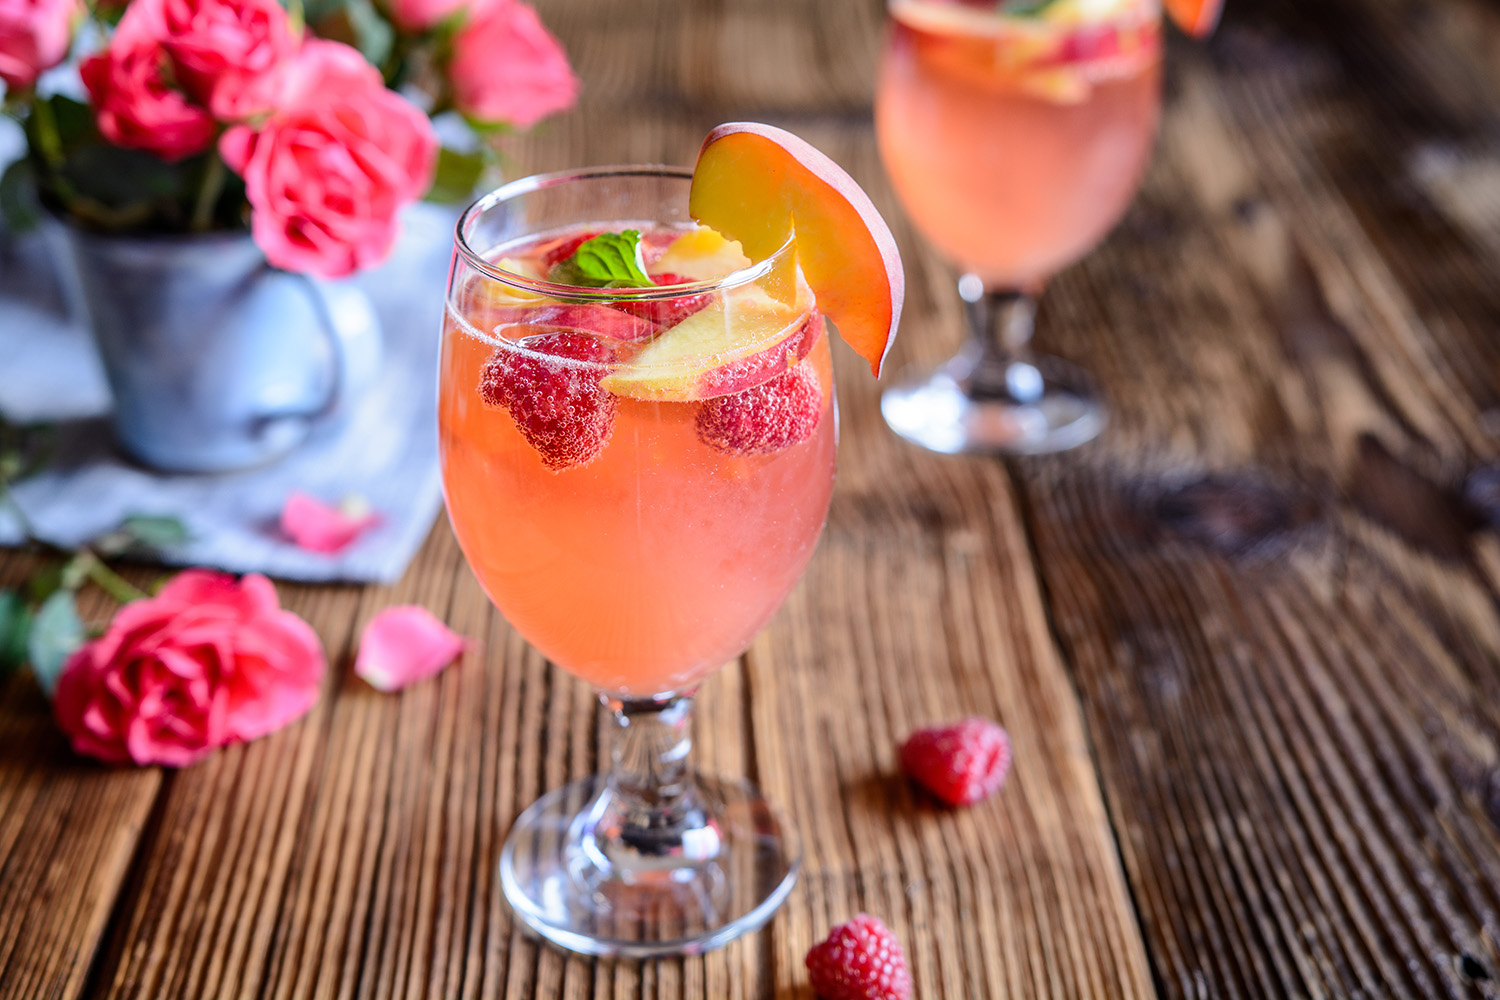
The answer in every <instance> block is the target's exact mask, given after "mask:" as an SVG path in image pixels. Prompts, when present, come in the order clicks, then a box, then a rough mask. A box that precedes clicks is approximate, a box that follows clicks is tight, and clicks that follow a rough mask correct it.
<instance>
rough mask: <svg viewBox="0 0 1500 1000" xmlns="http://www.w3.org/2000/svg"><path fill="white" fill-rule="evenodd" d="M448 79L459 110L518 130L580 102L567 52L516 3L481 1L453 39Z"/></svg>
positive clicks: (532, 13) (531, 13) (529, 11)
mask: <svg viewBox="0 0 1500 1000" xmlns="http://www.w3.org/2000/svg"><path fill="white" fill-rule="evenodd" d="M448 76H449V78H450V79H451V80H452V82H453V103H454V104H455V105H457V107H458V110H460V111H462V112H463V113H464V114H466V115H469V116H471V117H473V118H477V119H479V120H481V121H486V122H504V123H506V124H509V125H514V126H515V127H516V128H530V127H531V126H532V125H535V124H536V123H537V122H539V121H541V120H542V119H543V118H545V117H547V116H548V115H550V114H553V113H555V112H558V111H566V110H567V109H568V108H571V107H572V106H573V104H574V102H575V101H577V100H578V89H579V84H578V77H576V76H574V75H573V70H572V68H571V67H569V65H568V56H567V53H565V52H564V51H563V48H562V45H561V44H559V43H558V41H557V39H556V38H554V37H552V34H551V32H549V31H548V30H547V29H546V27H545V26H544V25H543V24H542V19H541V18H540V17H538V16H537V12H536V11H535V10H533V9H532V8H530V7H528V6H527V5H526V4H523V3H518V2H516V0H480V2H479V3H478V4H477V5H476V6H475V7H474V9H473V10H472V11H471V12H470V14H469V20H468V21H467V22H466V23H465V24H464V26H463V27H462V28H461V29H459V32H458V34H457V35H456V36H455V37H454V39H453V60H452V62H450V63H449V64H448Z"/></svg>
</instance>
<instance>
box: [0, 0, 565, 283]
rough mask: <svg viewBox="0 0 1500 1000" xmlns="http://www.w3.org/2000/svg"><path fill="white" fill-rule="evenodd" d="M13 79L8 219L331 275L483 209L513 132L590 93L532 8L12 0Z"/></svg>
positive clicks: (4, 43) (370, 1) (5, 20)
mask: <svg viewBox="0 0 1500 1000" xmlns="http://www.w3.org/2000/svg"><path fill="white" fill-rule="evenodd" d="M70 53H73V54H74V59H73V60H72V61H69V55H70ZM59 64H64V65H63V66H62V68H61V69H58V70H52V68H53V67H54V66H59ZM75 65H76V69H77V73H76V75H73V74H71V73H70V68H71V67H73V66H75ZM49 71H51V72H49ZM0 81H3V82H4V85H5V98H4V107H5V111H6V112H7V113H8V114H9V115H11V116H12V117H14V118H16V119H17V120H18V121H20V123H21V125H22V127H23V129H24V130H25V135H26V146H27V155H26V156H25V157H24V158H23V159H21V160H19V161H17V163H15V164H12V165H11V167H10V168H9V170H8V171H7V172H6V174H5V176H4V177H3V178H0V205H3V206H4V207H6V208H7V209H8V212H7V214H8V215H9V216H10V217H13V218H14V217H17V216H23V215H24V214H25V209H26V208H27V206H28V204H34V202H33V201H32V200H31V192H34V194H35V196H37V197H39V199H40V202H41V204H42V205H44V206H45V207H46V208H47V209H49V210H51V211H52V212H54V213H57V214H59V215H61V216H62V217H64V218H65V219H67V220H69V221H71V222H73V223H75V224H78V225H81V226H83V227H86V228H89V229H92V230H96V231H98V230H102V231H113V232H132V233H141V232H204V231H210V230H232V229H242V228H245V227H248V228H249V229H250V231H251V232H252V234H253V236H254V239H255V242H256V244H257V245H259V247H260V248H261V250H262V251H263V252H264V253H265V256H266V258H267V259H268V260H269V261H270V262H271V263H272V264H274V265H276V266H278V267H281V268H285V269H287V270H291V271H296V272H299V273H306V274H314V275H319V276H322V277H338V276H342V275H346V274H350V273H352V272H354V271H356V270H359V269H361V268H364V267H367V266H370V265H372V264H375V263H377V262H379V261H380V260H382V259H383V258H384V257H385V255H386V254H387V252H388V251H389V250H390V248H391V245H392V243H393V242H394V240H395V237H396V234H397V213H398V211H399V210H400V208H401V207H402V206H403V205H405V204H407V203H408V202H411V201H414V200H416V199H419V198H422V197H424V196H425V197H429V198H435V199H438V200H462V199H464V198H466V197H467V196H468V195H469V194H470V193H471V192H472V190H473V188H474V186H475V185H476V184H477V183H478V181H479V179H480V177H481V176H482V174H483V172H484V170H485V168H486V167H487V166H488V165H489V164H491V163H492V162H493V160H494V157H495V155H496V154H495V144H494V139H495V137H496V136H497V135H498V134H500V133H502V132H504V131H506V130H508V129H524V128H529V127H530V126H532V125H533V124H535V123H536V122H537V121H539V120H540V119H542V118H544V117H546V116H547V115H549V114H552V113H555V112H558V111H561V110H564V109H566V108H568V107H569V106H571V105H572V103H573V102H574V100H575V99H576V97H577V93H578V81H577V79H576V77H575V76H574V75H573V72H572V70H571V69H570V67H569V65H568V60H567V57H566V55H565V54H564V52H563V50H562V48H561V46H560V45H559V44H558V42H557V40H556V39H555V38H554V37H553V36H552V35H551V34H550V33H548V31H547V29H546V28H545V27H544V26H543V24H542V22H541V20H540V18H539V17H538V16H537V14H536V12H535V11H534V10H533V9H532V8H531V7H529V6H526V5H525V4H523V3H521V2H519V0H305V2H304V3H302V4H299V3H297V0H291V2H290V9H288V8H283V7H282V6H281V5H280V4H278V3H277V2H276V0H126V2H125V3H112V2H109V0H89V4H88V6H85V4H84V2H83V0H0ZM434 119H436V121H437V123H438V125H439V126H440V127H438V128H435V127H434ZM440 131H441V132H442V134H443V136H444V139H446V140H448V142H447V144H446V146H445V145H443V144H441V143H440V142H439V139H438V135H439V132H440Z"/></svg>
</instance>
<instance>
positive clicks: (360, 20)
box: [344, 0, 396, 67]
mask: <svg viewBox="0 0 1500 1000" xmlns="http://www.w3.org/2000/svg"><path fill="white" fill-rule="evenodd" d="M344 16H345V17H347V18H348V19H349V27H350V28H351V29H353V31H354V47H355V48H357V49H359V51H360V53H361V54H362V55H363V56H364V57H365V58H366V59H367V60H369V61H370V62H371V63H374V64H375V65H376V66H382V67H383V66H384V65H385V61H386V59H388V58H389V57H390V54H391V47H392V46H393V45H394V44H395V42H396V32H395V30H394V29H393V28H392V27H391V23H390V22H389V21H387V20H386V19H385V18H383V17H381V16H380V13H379V12H378V11H377V10H376V9H375V5H374V4H373V3H371V2H370V0H345V3H344Z"/></svg>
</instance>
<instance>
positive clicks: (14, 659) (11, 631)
mask: <svg viewBox="0 0 1500 1000" xmlns="http://www.w3.org/2000/svg"><path fill="white" fill-rule="evenodd" d="M30 631H31V609H30V608H28V607H27V606H26V601H25V599H24V598H22V597H21V595H20V594H18V593H17V592H15V591H14V590H0V676H4V675H5V674H8V673H10V672H11V671H13V670H15V669H16V668H17V667H19V666H20V665H21V664H22V662H23V661H25V659H26V635H27V633H28V632H30Z"/></svg>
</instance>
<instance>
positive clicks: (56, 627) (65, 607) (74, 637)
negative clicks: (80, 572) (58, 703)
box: [26, 590, 84, 698]
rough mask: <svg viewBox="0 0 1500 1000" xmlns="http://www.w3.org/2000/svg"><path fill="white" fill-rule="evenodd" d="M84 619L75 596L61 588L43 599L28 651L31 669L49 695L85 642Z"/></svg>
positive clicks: (32, 626) (30, 636) (33, 623)
mask: <svg viewBox="0 0 1500 1000" xmlns="http://www.w3.org/2000/svg"><path fill="white" fill-rule="evenodd" d="M83 640H84V634H83V621H82V620H81V619H80V618H79V617H78V608H77V607H76V606H75V605H74V603H73V595H72V593H71V592H69V591H66V590H59V591H58V592H57V593H55V594H53V595H52V596H51V597H49V598H47V600H45V601H44V602H42V606H41V607H40V608H38V609H37V613H36V619H35V620H34V621H33V622H32V625H31V635H29V636H27V640H26V651H27V654H28V655H29V656H30V658H31V672H32V673H33V674H35V675H36V682H37V683H38V684H39V685H41V688H42V690H43V691H44V692H46V694H47V697H48V698H50V697H52V693H53V692H54V691H56V690H57V676H58V675H59V674H61V673H62V668H63V664H64V663H67V662H68V657H70V656H72V655H73V651H74V650H76V649H77V648H78V647H79V646H81V645H83Z"/></svg>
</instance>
